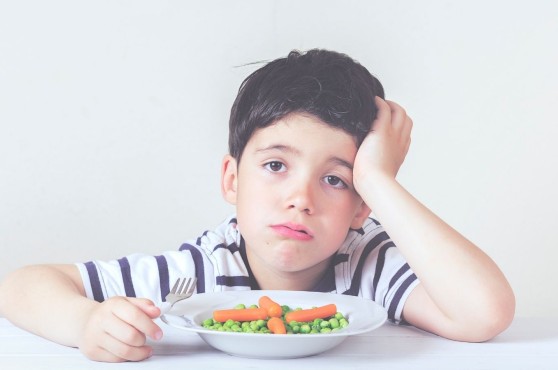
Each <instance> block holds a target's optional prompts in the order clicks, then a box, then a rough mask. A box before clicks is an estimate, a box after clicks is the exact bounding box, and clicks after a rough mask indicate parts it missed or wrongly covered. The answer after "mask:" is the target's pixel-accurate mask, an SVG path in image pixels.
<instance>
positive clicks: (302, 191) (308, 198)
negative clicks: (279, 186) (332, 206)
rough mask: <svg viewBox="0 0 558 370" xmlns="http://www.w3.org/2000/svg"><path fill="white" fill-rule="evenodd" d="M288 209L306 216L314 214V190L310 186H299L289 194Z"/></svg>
mask: <svg viewBox="0 0 558 370" xmlns="http://www.w3.org/2000/svg"><path fill="white" fill-rule="evenodd" d="M287 206H288V208H289V209H295V210H298V211H300V212H305V213H307V214H309V215H310V214H312V213H314V207H315V204H314V189H313V188H312V186H311V185H310V184H303V185H299V186H297V187H296V188H294V189H293V190H292V191H291V192H290V196H289V197H288V200H287Z"/></svg>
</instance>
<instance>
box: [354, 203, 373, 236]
mask: <svg viewBox="0 0 558 370" xmlns="http://www.w3.org/2000/svg"><path fill="white" fill-rule="evenodd" d="M370 212H372V210H371V209H370V207H368V206H367V205H366V203H364V202H362V203H361V204H360V208H359V209H357V212H356V214H355V217H354V218H353V222H352V223H351V229H353V230H358V229H360V228H361V227H362V225H364V221H366V218H368V216H370Z"/></svg>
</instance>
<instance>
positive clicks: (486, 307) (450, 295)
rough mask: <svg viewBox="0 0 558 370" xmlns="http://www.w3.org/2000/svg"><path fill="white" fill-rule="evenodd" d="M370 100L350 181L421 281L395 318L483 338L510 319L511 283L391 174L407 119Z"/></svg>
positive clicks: (400, 155)
mask: <svg viewBox="0 0 558 370" xmlns="http://www.w3.org/2000/svg"><path fill="white" fill-rule="evenodd" d="M376 104H377V106H378V109H379V111H378V117H377V119H376V120H375V121H374V124H373V128H372V131H371V133H370V134H369V135H368V137H367V138H366V139H365V141H364V142H363V144H362V146H361V147H360V149H359V151H358V153H357V157H356V159H355V164H354V175H353V176H354V178H353V181H354V185H355V188H356V190H357V192H358V193H359V194H360V195H361V196H362V198H363V200H364V202H365V203H366V204H367V205H368V206H369V207H370V208H371V209H372V211H373V212H374V214H375V215H376V217H377V218H378V220H379V221H380V222H381V223H382V225H383V226H384V227H385V229H386V231H387V232H388V234H389V235H390V237H391V238H392V239H393V241H394V242H395V244H396V245H397V246H398V249H399V250H400V251H401V253H402V254H403V256H404V257H405V259H406V260H407V262H408V263H409V265H410V266H411V268H412V269H413V271H414V272H415V274H416V275H417V277H418V278H419V280H420V282H421V283H420V284H419V285H418V286H417V287H416V288H415V289H414V290H413V291H412V292H411V294H410V295H409V297H408V299H407V301H406V303H405V307H404V309H403V316H404V318H405V320H406V321H408V322H409V323H411V324H413V325H415V326H417V327H419V328H423V329H425V330H428V331H431V332H433V333H436V334H439V335H441V336H444V337H447V338H451V339H455V340H463V341H484V340H488V339H490V338H492V337H494V336H495V335H497V334H499V333H500V332H501V331H503V330H504V329H505V328H506V327H507V326H508V325H509V324H510V323H511V320H512V319H513V315H514V311H515V298H514V294H513V292H512V289H511V287H510V285H509V283H508V281H507V280H506V278H505V276H504V275H503V273H502V272H501V271H500V269H499V268H498V266H496V264H495V263H494V262H493V261H492V260H491V259H490V257H489V256H487V255H486V254H485V253H484V252H483V251H481V250H480V249H479V248H478V247H477V246H475V245H474V244H473V243H472V242H470V241H469V240H467V239H466V238H465V237H463V236H462V235H461V234H459V233H458V232H457V231H456V230H454V229H453V228H452V227H450V226H449V225H448V224H446V223H445V222H444V221H443V220H442V219H440V218H439V217H437V216H436V215H435V214H434V213H433V212H431V211H430V210H429V209H428V208H426V207H425V206H424V205H423V204H421V203H420V202H419V201H418V200H417V199H415V198H414V197H413V196H412V195H411V194H410V193H409V192H407V191H406V190H405V189H404V188H403V187H402V186H401V185H400V184H399V183H398V182H397V181H396V180H395V176H396V175H397V172H398V170H399V167H400V166H401V164H402V163H403V160H404V158H405V156H406V154H407V151H408V148H409V144H410V131H411V127H412V121H411V120H410V118H409V117H407V115H406V113H405V111H404V110H403V109H402V108H401V107H399V106H398V105H397V104H395V103H393V102H385V101H383V100H381V99H379V98H377V100H376Z"/></svg>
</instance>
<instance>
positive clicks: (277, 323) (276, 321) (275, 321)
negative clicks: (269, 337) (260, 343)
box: [267, 317, 287, 334]
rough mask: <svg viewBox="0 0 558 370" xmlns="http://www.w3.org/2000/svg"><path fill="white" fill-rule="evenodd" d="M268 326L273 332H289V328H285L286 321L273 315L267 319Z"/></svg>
mask: <svg viewBox="0 0 558 370" xmlns="http://www.w3.org/2000/svg"><path fill="white" fill-rule="evenodd" d="M267 328H268V329H269V330H270V331H271V332H272V333H273V334H287V329H286V328H285V323H284V322H283V320H282V319H280V318H278V317H272V318H270V319H269V320H267Z"/></svg>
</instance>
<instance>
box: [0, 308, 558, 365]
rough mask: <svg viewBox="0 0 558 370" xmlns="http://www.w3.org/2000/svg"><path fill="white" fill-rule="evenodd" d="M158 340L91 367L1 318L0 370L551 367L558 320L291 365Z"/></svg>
mask: <svg viewBox="0 0 558 370" xmlns="http://www.w3.org/2000/svg"><path fill="white" fill-rule="evenodd" d="M160 324H161V327H162V328H163V329H164V331H165V336H164V339H163V340H162V341H160V342H157V343H154V344H153V346H154V356H153V357H152V358H150V359H148V360H146V361H142V362H138V363H122V364H107V363H98V362H93V361H90V360H88V359H86V358H85V357H83V356H82V355H81V353H80V352H79V351H78V350H77V349H74V348H68V347H64V346H61V345H58V344H55V343H52V342H49V341H47V340H44V339H42V338H39V337H37V336H34V335H32V334H29V333H27V332H25V331H23V330H20V329H18V328H16V327H14V326H13V325H12V324H11V323H10V322H8V321H7V320H6V319H3V318H0V369H2V370H18V369H33V370H39V369H56V370H62V369H128V368H133V369H169V370H174V369H184V370H185V369H227V370H235V369H242V370H246V369H266V370H273V369H281V370H291V369H292V370H297V369H304V370H307V369H320V370H325V369H351V370H352V369H382V370H385V369H406V370H407V369H429V370H436V369H443V370H446V369H449V370H451V369H466V370H477V369H521V370H525V369H527V370H545V369H548V370H553V369H558V318H554V319H522V318H517V319H516V320H515V321H514V323H513V324H512V326H511V327H510V328H509V329H508V330H506V331H505V332H504V333H502V334H501V335H500V336H498V337H497V338H495V339H493V340H492V341H490V342H486V343H460V342H454V341H450V340H447V339H442V338H439V337H437V336H434V335H431V334H429V333H425V332H422V331H420V330H417V329H415V328H411V327H396V326H393V325H391V324H385V325H384V326H382V327H381V328H379V329H377V330H374V331H372V332H370V333H368V334H366V335H358V336H354V337H350V338H348V339H347V340H345V341H344V342H343V343H342V344H341V345H340V346H338V347H337V348H335V349H334V350H332V351H329V352H327V353H323V354H321V355H317V356H313V357H307V358H300V359H293V360H254V359H245V358H238V357H233V356H230V355H226V354H223V353H221V352H218V351H216V350H214V349H212V348H211V347H209V346H208V345H207V344H206V343H205V342H204V341H203V340H201V339H200V337H198V336H197V334H195V333H189V332H185V331H182V330H179V329H175V328H172V327H169V326H167V325H165V324H164V323H162V322H161V323H160Z"/></svg>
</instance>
